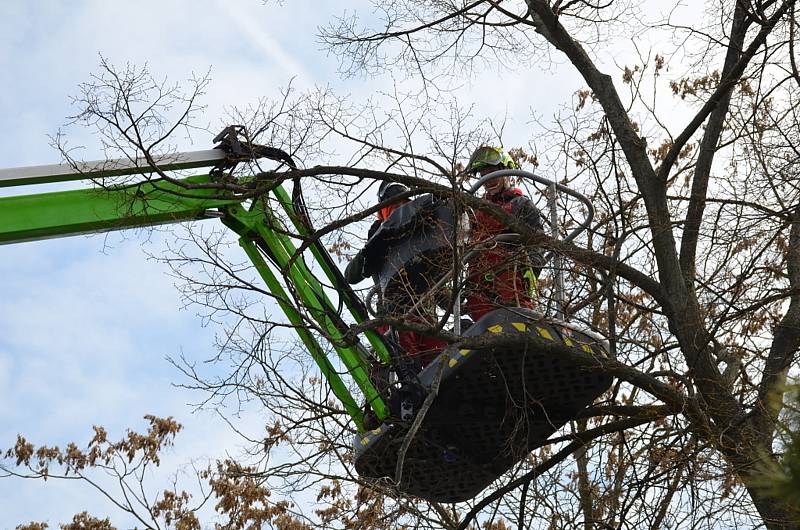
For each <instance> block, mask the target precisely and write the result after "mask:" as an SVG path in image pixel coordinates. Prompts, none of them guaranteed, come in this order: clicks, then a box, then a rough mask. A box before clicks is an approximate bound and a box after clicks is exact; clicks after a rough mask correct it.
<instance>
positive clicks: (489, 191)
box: [465, 146, 544, 322]
mask: <svg viewBox="0 0 800 530" xmlns="http://www.w3.org/2000/svg"><path fill="white" fill-rule="evenodd" d="M518 168H519V166H518V165H517V164H516V162H514V160H513V159H512V158H511V157H510V156H509V155H508V154H507V153H505V152H504V151H503V150H502V149H499V148H496V147H491V146H483V147H480V148H478V149H477V150H475V152H474V153H473V154H472V156H471V157H470V160H469V163H468V165H467V171H469V172H472V173H478V174H480V175H481V176H482V177H483V176H486V175H489V174H491V173H494V172H495V171H499V170H503V169H518ZM483 190H484V194H483V199H484V200H485V201H487V202H489V203H491V204H493V205H495V206H499V207H500V208H501V209H502V210H503V211H504V212H505V213H507V214H509V215H511V216H513V217H514V218H515V219H517V220H519V221H520V222H521V223H523V224H525V225H527V226H528V227H530V228H531V229H532V230H533V231H535V232H544V226H543V224H542V215H541V212H540V211H539V209H538V208H537V207H536V206H535V205H534V204H533V202H532V201H531V200H530V199H529V198H528V197H526V196H525V195H524V194H523V192H522V190H520V189H519V188H515V187H513V185H512V181H511V177H509V176H502V177H498V178H495V179H491V180H488V181H486V183H485V184H484V185H483ZM509 233H513V232H512V231H511V230H510V229H509V228H508V227H507V226H506V225H505V224H504V223H503V222H502V221H500V220H498V219H497V218H496V217H494V216H492V215H491V214H490V213H489V212H488V211H484V210H481V209H476V210H475V211H474V214H473V219H472V234H471V236H470V241H471V244H472V245H488V246H487V247H486V248H484V249H483V250H481V251H480V253H479V254H478V256H477V257H476V258H475V259H474V260H472V261H471V262H470V263H469V264H468V265H467V278H466V286H465V292H466V302H465V309H466V310H467V313H468V314H469V316H470V318H472V320H473V321H475V322H477V321H478V320H479V319H480V318H481V317H483V316H484V315H485V314H486V313H488V312H490V311H492V310H494V309H497V308H498V307H524V308H528V309H533V308H534V307H535V305H536V279H537V277H538V275H539V273H540V272H541V270H542V267H543V266H544V258H543V254H542V251H541V249H539V248H536V247H531V246H530V245H525V244H522V243H517V242H494V243H493V242H492V241H490V240H492V239H493V238H495V237H496V236H499V235H501V234H509Z"/></svg>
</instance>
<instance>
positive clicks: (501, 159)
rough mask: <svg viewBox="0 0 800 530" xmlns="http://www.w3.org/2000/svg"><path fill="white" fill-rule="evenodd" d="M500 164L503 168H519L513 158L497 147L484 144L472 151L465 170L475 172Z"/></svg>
mask: <svg viewBox="0 0 800 530" xmlns="http://www.w3.org/2000/svg"><path fill="white" fill-rule="evenodd" d="M494 166H500V167H503V168H505V169H519V166H518V165H517V163H516V162H514V160H513V159H512V158H511V157H510V156H508V154H507V153H506V152H505V151H503V150H502V149H501V148H499V147H492V146H490V145H484V146H482V147H479V148H477V149H476V150H475V152H474V153H472V156H471V157H470V158H469V163H468V164H467V171H468V172H470V173H475V172H477V171H478V170H480V169H482V168H485V167H494Z"/></svg>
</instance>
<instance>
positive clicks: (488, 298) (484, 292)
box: [464, 270, 536, 322]
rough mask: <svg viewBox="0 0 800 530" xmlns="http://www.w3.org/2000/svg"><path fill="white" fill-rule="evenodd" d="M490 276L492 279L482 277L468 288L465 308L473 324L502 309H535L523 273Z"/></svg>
mask: <svg viewBox="0 0 800 530" xmlns="http://www.w3.org/2000/svg"><path fill="white" fill-rule="evenodd" d="M490 276H491V279H487V278H486V276H485V275H482V276H481V277H479V278H478V280H479V281H476V282H470V283H471V285H469V286H468V288H467V300H466V302H465V303H464V306H465V308H466V310H467V314H469V317H470V318H471V319H472V321H473V322H477V321H478V320H479V319H480V318H481V317H482V316H484V315H485V314H486V313H488V312H490V311H494V310H495V309H497V308H500V307H524V308H527V309H533V308H534V307H535V306H536V301H535V300H534V299H533V297H532V296H531V293H530V285H529V282H528V280H527V279H526V278H525V277H524V276H523V273H522V271H519V270H517V271H514V270H505V271H501V272H498V273H497V274H491V275H490Z"/></svg>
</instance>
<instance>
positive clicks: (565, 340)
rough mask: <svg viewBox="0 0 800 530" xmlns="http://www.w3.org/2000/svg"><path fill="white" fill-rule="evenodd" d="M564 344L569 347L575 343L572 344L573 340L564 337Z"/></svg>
mask: <svg viewBox="0 0 800 530" xmlns="http://www.w3.org/2000/svg"><path fill="white" fill-rule="evenodd" d="M564 344H566V345H567V346H572V345H573V344H574V342H572V339H571V338H569V337H564Z"/></svg>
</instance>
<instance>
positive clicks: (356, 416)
mask: <svg viewBox="0 0 800 530" xmlns="http://www.w3.org/2000/svg"><path fill="white" fill-rule="evenodd" d="M239 244H240V245H241V246H242V248H243V249H244V251H245V252H246V253H247V256H248V257H249V258H250V261H252V262H253V265H255V267H256V270H257V271H258V273H259V274H260V275H261V278H262V279H263V280H264V283H265V284H266V285H267V288H268V289H269V290H270V292H272V294H273V295H274V296H275V300H276V301H277V302H278V305H279V306H280V308H281V309H282V310H283V312H284V314H285V315H286V317H287V318H288V319H289V322H290V323H291V324H292V326H294V330H295V332H296V333H297V335H298V336H299V337H300V340H302V341H303V344H304V345H305V347H306V348H308V352H309V353H310V354H311V357H312V358H313V359H314V361H315V362H316V363H317V366H319V369H320V370H321V371H322V375H323V377H325V379H326V380H327V381H328V384H330V386H331V390H332V391H333V394H334V395H335V396H336V397H337V398H339V401H341V402H342V404H343V405H344V408H345V410H346V411H347V413H348V414H349V415H350V417H352V418H353V420H354V421H355V422H356V426H357V427H358V430H359V431H360V430H363V428H364V414H363V412H362V411H361V408H360V407H359V406H358V403H356V401H355V399H353V396H352V395H351V394H350V392H349V391H348V390H347V386H346V385H345V384H344V381H342V378H341V377H340V376H339V374H338V372H337V371H336V368H335V367H334V366H333V364H331V361H330V359H328V357H327V356H326V355H325V351H324V350H323V349H322V346H320V344H319V342H317V340H316V339H315V338H314V336H313V335H312V334H311V332H309V331H308V329H306V327H305V322H304V321H303V317H302V316H301V315H300V313H299V312H298V311H297V310H296V309H295V308H294V306H292V304H291V301H290V299H289V297H288V295H287V293H286V291H285V290H284V288H283V286H282V285H281V284H280V282H279V281H278V278H276V277H275V274H274V273H273V272H272V269H271V268H270V266H269V264H268V263H267V262H266V261H265V260H264V257H263V256H262V255H261V252H260V251H259V250H258V247H257V246H256V245H255V243H253V241H252V240H251V239H249V238H245V237H242V238H240V239H239Z"/></svg>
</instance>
